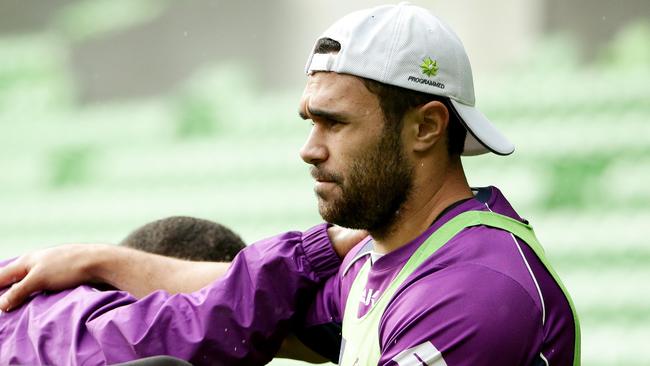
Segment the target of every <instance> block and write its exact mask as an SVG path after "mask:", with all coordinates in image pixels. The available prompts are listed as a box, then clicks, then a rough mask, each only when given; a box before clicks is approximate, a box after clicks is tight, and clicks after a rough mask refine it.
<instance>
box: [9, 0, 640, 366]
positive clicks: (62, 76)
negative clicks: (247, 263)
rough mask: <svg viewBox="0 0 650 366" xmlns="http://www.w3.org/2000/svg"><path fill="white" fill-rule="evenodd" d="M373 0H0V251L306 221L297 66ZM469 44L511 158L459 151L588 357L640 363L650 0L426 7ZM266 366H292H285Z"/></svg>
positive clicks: (246, 233)
mask: <svg viewBox="0 0 650 366" xmlns="http://www.w3.org/2000/svg"><path fill="white" fill-rule="evenodd" d="M378 3H380V2H378V1H367V0H365V1H355V2H350V1H343V0H336V1H328V2H324V1H323V2H303V1H299V0H283V1H273V2H270V1H269V2H265V1H252V0H242V1H208V0H196V1H187V2H172V1H156V0H81V1H78V0H75V1H72V0H49V1H47V2H44V1H37V0H0V151H1V153H0V171H1V172H2V175H1V176H0V208H1V210H0V257H5V258H6V257H11V256H16V255H19V254H21V253H24V252H26V251H29V250H33V249H36V248H41V247H44V246H50V245H53V244H57V243H63V242H111V243H114V242H117V241H119V240H120V239H121V238H123V237H124V236H125V235H126V234H127V233H128V232H129V231H130V230H132V229H133V228H135V227H137V226H139V225H141V224H143V223H145V222H148V221H151V220H154V219H157V218H161V217H164V216H169V215H179V214H183V215H193V216H199V217H204V218H208V219H212V220H216V221H219V222H222V223H224V224H226V225H229V226H230V227H232V228H233V229H235V230H236V231H238V232H239V233H240V234H241V235H242V236H243V237H244V238H245V240H247V241H248V242H253V241H255V240H256V239H259V238H262V237H265V236H269V235H272V234H274V233H278V232H281V231H286V230H288V229H305V228H307V227H309V226H311V225H313V224H315V223H317V222H319V217H318V214H317V211H316V209H315V199H314V197H313V194H312V182H311V181H310V178H309V177H308V174H307V168H306V166H305V165H304V164H303V163H302V162H301V161H300V159H299V157H298V154H297V151H298V149H299V147H300V146H301V144H302V142H303V139H304V137H305V136H306V133H307V131H308V129H309V124H307V123H304V122H303V121H301V120H300V119H299V118H297V115H296V110H297V101H298V98H299V96H300V93H301V91H302V86H303V83H304V75H303V73H302V67H303V64H304V61H305V57H306V55H307V53H308V51H309V48H310V47H311V45H312V42H313V41H314V39H315V38H316V36H317V35H318V34H319V32H321V31H322V30H323V29H324V27H326V26H327V25H328V24H329V23H331V22H332V21H334V20H335V19H337V18H338V17H340V16H341V15H343V14H345V13H347V12H349V11H351V10H354V9H358V8H362V7H365V6H368V5H374V4H378ZM417 3H418V4H420V5H423V6H426V7H429V8H430V9H432V10H433V11H434V12H435V13H437V14H439V15H441V16H442V17H443V18H444V19H446V20H447V22H448V23H450V24H451V25H452V26H453V27H454V28H455V29H456V30H457V32H458V33H459V35H460V37H461V39H463V40H464V42H465V45H466V47H467V50H468V53H469V54H470V59H471V60H472V64H473V66H474V70H475V72H474V73H475V84H476V89H477V101H478V105H479V106H480V107H481V108H482V110H483V111H484V112H485V113H486V114H487V115H488V116H489V117H491V119H492V120H493V121H495V123H496V124H497V125H498V126H499V127H500V128H501V129H502V130H503V131H505V133H506V134H507V135H508V136H510V137H511V138H512V140H514V141H515V144H516V145H517V151H516V153H515V154H514V155H513V156H510V157H506V158H497V157H494V156H482V157H475V158H468V159H465V164H466V166H467V168H468V172H469V178H470V182H471V183H472V184H473V185H475V186H482V185H490V184H493V185H497V186H499V187H500V188H501V189H502V190H503V191H504V192H505V193H506V194H507V195H508V196H509V197H510V199H511V201H512V202H513V204H514V205H515V207H516V208H518V209H519V211H520V212H521V213H523V214H524V215H525V216H526V217H527V218H528V219H530V221H531V222H532V223H533V224H534V226H535V227H536V231H537V234H538V236H539V237H540V239H541V241H542V243H544V244H545V247H546V250H547V253H548V256H549V257H550V258H551V260H552V262H553V263H555V266H556V269H557V270H558V272H559V273H560V274H561V275H562V277H563V279H564V281H565V284H566V285H567V287H568V288H569V290H570V291H571V293H572V294H573V297H574V301H575V303H576V305H577V308H578V311H579V314H580V316H581V321H582V333H583V341H582V348H583V363H584V364H585V365H648V364H650V350H649V349H648V344H650V286H649V285H648V284H649V283H650V241H649V240H648V237H647V234H646V233H645V230H644V227H645V225H648V223H650V188H649V187H650V184H649V181H650V123H649V122H650V121H649V119H650V2H648V1H645V0H639V1H631V0H629V1H618V2H611V1H606V0H593V1H590V0H576V1H570V2H568V1H560V0H530V1H524V2H522V1H516V0H499V1H496V2H494V1H493V2H483V1H479V0H464V1H454V2H451V1H424V0H422V1H417ZM273 364H274V365H277V366H281V365H294V364H296V365H297V364H299V363H293V362H289V361H284V360H276V361H274V362H273Z"/></svg>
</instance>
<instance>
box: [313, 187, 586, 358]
mask: <svg viewBox="0 0 650 366" xmlns="http://www.w3.org/2000/svg"><path fill="white" fill-rule="evenodd" d="M469 210H479V211H481V210H483V211H488V210H489V211H494V212H496V213H500V214H502V215H506V216H509V217H512V218H515V219H517V220H523V219H522V218H521V217H519V215H517V213H516V212H515V211H514V209H513V208H512V206H511V205H510V204H509V203H508V202H507V201H506V199H505V198H504V197H503V195H502V194H501V192H500V191H499V190H498V189H496V188H494V187H489V188H483V189H480V190H478V192H477V194H476V197H475V198H474V199H470V200H469V201H466V202H463V203H462V204H460V205H458V206H456V207H454V208H452V209H451V210H449V211H447V212H445V213H443V215H442V216H441V217H439V218H438V219H437V220H436V221H435V223H434V224H433V225H432V226H431V227H430V228H429V229H428V230H426V231H425V232H424V233H423V234H421V235H420V236H419V237H417V238H416V239H414V240H413V241H412V242H410V243H408V244H407V245H405V246H403V247H400V248H399V249H397V250H395V251H393V252H391V253H389V254H386V255H384V256H382V257H380V258H379V259H377V260H376V261H374V263H373V264H372V267H371V269H370V273H369V275H368V282H367V285H366V289H365V290H364V293H363V295H362V297H361V298H360V299H349V298H348V293H349V291H350V287H351V286H352V282H353V280H354V278H355V277H356V274H357V273H358V271H359V270H360V269H361V267H362V266H363V264H364V263H365V262H366V261H367V260H369V257H370V251H369V247H371V246H369V245H367V242H368V241H369V240H370V238H368V239H366V240H365V241H363V242H361V243H360V244H359V245H358V246H357V247H356V248H355V249H353V250H352V251H351V252H350V254H349V255H348V256H347V257H346V258H345V259H344V261H343V265H342V266H341V268H340V270H339V272H338V273H337V275H336V276H334V277H332V278H330V279H329V280H327V282H326V284H325V287H324V289H323V290H322V291H320V292H319V293H318V294H317V296H316V300H315V302H314V303H313V305H312V307H311V310H310V311H309V313H308V316H307V321H306V326H307V327H317V326H319V325H321V326H322V325H327V324H329V323H331V322H340V321H342V314H343V313H344V310H345V306H346V302H347V301H356V302H358V303H359V305H358V313H357V315H358V316H362V315H363V314H365V313H366V312H367V311H368V310H369V309H370V308H371V307H372V305H373V303H374V301H375V300H376V299H377V298H378V297H379V296H381V294H382V291H383V290H384V289H385V288H386V287H387V286H388V284H389V283H390V282H391V280H392V279H393V278H394V277H395V276H396V275H397V273H398V272H399V270H400V269H401V268H402V266H403V265H404V264H405V263H406V261H407V260H408V259H409V257H410V256H411V255H412V254H413V252H414V251H415V250H416V249H417V248H418V246H419V245H420V244H422V243H423V242H424V241H425V240H426V238H428V237H429V235H430V234H431V233H433V232H434V231H435V230H436V229H438V228H439V227H441V226H442V225H443V224H444V223H446V222H447V221H449V220H450V219H451V218H453V217H454V216H456V215H458V214H459V213H461V212H464V211H469ZM574 336H575V326H574V321H573V315H572V312H571V308H570V306H569V303H568V301H567V299H566V297H565V296H564V294H563V293H562V290H561V289H560V287H559V286H558V285H557V283H556V282H555V281H554V279H553V278H552V276H551V275H549V273H548V272H547V270H546V269H545V268H544V267H543V265H542V263H541V262H540V260H539V259H538V258H537V257H536V255H535V254H534V252H533V251H532V250H531V248H530V247H528V246H527V245H526V244H525V243H523V242H522V241H521V240H519V239H518V238H517V239H516V238H515V237H514V236H512V235H511V234H510V233H508V232H505V231H502V230H499V229H495V228H490V227H486V226H476V227H472V228H468V229H465V230H464V231H462V232H461V233H460V234H458V235H456V236H455V237H454V238H452V239H451V240H450V241H449V242H447V243H446V244H445V245H443V246H442V247H441V248H440V249H439V250H438V251H437V252H435V253H434V254H433V255H432V256H431V257H430V258H429V259H428V260H427V261H425V262H424V263H423V264H422V265H421V266H420V267H419V268H418V269H417V270H416V271H415V272H414V273H413V274H411V275H410V276H409V277H408V278H407V280H406V281H405V283H403V284H402V285H401V286H400V288H399V289H398V290H397V292H396V294H395V296H394V297H393V298H392V300H391V301H390V303H389V304H388V307H387V308H386V310H385V311H384V314H383V316H382V320H381V322H380V329H379V339H380V349H381V353H382V357H381V360H380V362H379V365H382V366H383V365H386V366H398V365H423V364H428V365H436V366H438V365H440V366H442V365H448V366H452V365H453V366H457V365H463V366H465V365H466V366H470V365H472V366H477V365H486V366H487V365H527V366H528V365H546V364H550V365H572V364H573V356H574ZM418 352H419V353H418ZM427 357H429V358H427ZM545 360H546V363H545Z"/></svg>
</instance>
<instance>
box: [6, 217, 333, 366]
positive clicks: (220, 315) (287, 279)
mask: <svg viewBox="0 0 650 366" xmlns="http://www.w3.org/2000/svg"><path fill="white" fill-rule="evenodd" d="M339 264H340V260H339V258H338V257H337V256H336V254H335V253H334V251H333V250H332V248H331V244H330V242H329V238H328V236H327V226H326V224H322V225H318V226H316V227H314V228H312V229H310V230H308V231H307V232H305V233H301V232H289V233H285V234H282V235H279V236H276V237H273V238H270V239H266V240H263V241H260V242H258V243H255V244H253V245H251V246H249V247H247V248H246V249H244V250H243V251H242V252H241V253H240V254H239V255H238V256H237V257H236V258H235V260H234V261H233V263H232V266H231V268H230V269H229V271H228V272H227V274H226V275H225V277H223V278H221V279H220V280H217V281H215V282H213V283H212V284H210V285H208V286H206V287H205V288H203V289H202V290H200V291H198V292H195V293H190V294H175V295H171V294H168V293H166V292H163V291H158V292H155V293H153V294H151V295H149V296H147V297H145V298H143V299H141V300H137V299H135V298H133V297H131V296H129V295H128V294H125V293H121V292H117V291H104V292H97V291H96V292H86V293H85V294H84V296H85V297H86V298H85V299H84V302H85V303H88V302H89V297H90V298H92V297H98V298H101V299H104V300H105V301H102V300H100V299H94V300H95V301H92V302H91V303H93V304H97V305H96V306H95V307H94V308H92V309H88V308H86V309H84V312H83V314H84V315H83V317H79V318H78V319H70V317H68V318H67V319H50V320H49V323H48V324H47V326H46V327H45V328H40V329H41V330H40V331H37V332H34V329H35V328H34V326H39V325H41V326H42V325H46V324H39V323H38V321H39V320H38V315H37V314H35V313H32V312H29V311H24V310H23V312H22V313H23V316H25V314H27V315H30V314H31V316H32V318H33V319H31V320H32V322H31V326H30V328H31V329H24V330H23V331H22V332H21V331H20V329H18V330H16V331H15V332H13V333H11V337H13V339H11V338H10V339H8V338H6V337H5V336H4V335H3V334H2V332H0V337H5V338H4V339H1V338H0V344H11V342H12V341H15V340H16V339H21V337H23V338H24V337H27V338H29V339H30V340H29V341H28V342H29V343H31V344H33V345H35V346H36V347H35V348H36V349H35V350H34V351H33V352H37V353H41V354H40V355H39V357H38V359H41V360H52V361H53V360H61V361H62V362H63V363H65V364H87V362H86V361H90V364H93V363H95V362H97V360H101V362H100V363H109V364H111V363H117V362H124V361H128V360H133V359H137V358H143V357H147V356H152V355H161V354H166V355H171V356H175V357H178V358H181V359H185V360H188V361H190V362H191V363H192V364H195V365H202V364H210V365H261V364H265V363H267V362H268V361H270V360H271V359H272V358H273V355H274V354H275V353H276V352H277V350H278V348H279V345H280V343H281V340H282V339H283V338H284V336H285V335H286V332H287V330H288V328H289V323H290V321H291V318H292V317H293V315H294V314H295V312H296V310H297V308H298V305H299V304H301V303H302V302H303V301H305V297H311V296H313V293H314V291H315V289H316V288H317V287H318V285H319V284H320V283H322V282H323V281H324V280H325V279H326V278H328V277H329V276H331V275H333V274H334V273H335V272H336V270H337V269H338V267H339ZM36 300H38V297H37V299H36ZM29 306H32V303H28V304H27V305H25V307H27V308H28V307H29ZM52 306H53V307H54V309H52V313H62V311H61V309H62V308H65V307H66V306H67V305H66V304H65V303H60V302H56V303H54V304H52ZM25 307H23V308H25ZM57 309H58V310H57ZM9 314H11V313H9ZM70 314H71V316H73V317H74V314H75V313H70ZM4 321H7V320H6V319H3V318H1V317H0V328H1V327H2V322H4ZM75 323H76V324H75ZM66 328H74V329H68V330H71V331H73V332H72V334H74V337H75V338H76V339H77V340H78V341H77V342H74V343H76V345H74V346H73V347H69V348H67V349H63V350H62V349H57V347H53V346H52V345H53V344H55V342H58V340H57V337H60V335H59V334H54V333H52V334H49V335H46V334H44V332H54V331H55V330H56V331H57V332H65V331H66ZM21 333H24V334H21ZM23 342H24V341H23ZM48 344H49V346H48ZM68 350H70V353H69V354H67V355H65V354H61V353H65V352H68ZM72 350H74V351H75V352H76V353H77V354H79V355H91V356H92V357H90V358H89V359H87V360H85V359H81V358H79V357H76V355H75V354H72V352H71V351H72ZM57 352H58V353H59V354H57ZM43 353H45V354H43ZM80 357H81V356H80ZM91 360H92V361H91Z"/></svg>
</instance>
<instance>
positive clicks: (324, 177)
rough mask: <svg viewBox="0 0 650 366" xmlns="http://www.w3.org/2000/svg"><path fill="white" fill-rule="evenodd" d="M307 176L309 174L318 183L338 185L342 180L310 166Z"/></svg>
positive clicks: (337, 176) (338, 176) (333, 174)
mask: <svg viewBox="0 0 650 366" xmlns="http://www.w3.org/2000/svg"><path fill="white" fill-rule="evenodd" d="M309 174H311V176H312V178H314V179H315V180H317V181H319V182H334V183H340V182H341V181H342V180H343V179H342V177H341V176H340V175H338V174H335V173H332V172H328V171H326V170H324V169H321V168H318V167H315V166H312V167H311V168H310V169H309Z"/></svg>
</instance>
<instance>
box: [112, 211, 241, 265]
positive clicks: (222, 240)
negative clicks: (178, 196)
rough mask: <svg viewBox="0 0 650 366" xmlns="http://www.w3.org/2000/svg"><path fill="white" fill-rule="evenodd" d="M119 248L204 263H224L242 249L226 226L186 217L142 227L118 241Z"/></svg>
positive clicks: (160, 221)
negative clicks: (128, 248) (120, 246)
mask: <svg viewBox="0 0 650 366" xmlns="http://www.w3.org/2000/svg"><path fill="white" fill-rule="evenodd" d="M120 245H122V246H126V247H130V248H134V249H139V250H142V251H145V252H149V253H155V254H160V255H165V256H169V257H176V258H182V259H188V260H193V261H205V262H208V261H209V262H228V261H232V260H233V258H235V256H236V255H237V253H239V251H241V250H242V249H243V248H245V247H246V244H244V241H243V240H242V239H241V238H240V237H239V235H237V234H235V233H234V232H233V231H232V230H230V229H228V228H227V227H225V226H223V225H221V224H218V223H216V222H214V221H210V220H204V219H199V218H195V217H189V216H172V217H167V218H164V219H161V220H156V221H153V222H150V223H148V224H145V225H143V226H141V227H139V228H137V229H136V230H134V231H133V232H132V233H131V234H129V235H128V236H127V237H126V238H125V239H124V240H122V242H121V243H120Z"/></svg>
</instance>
